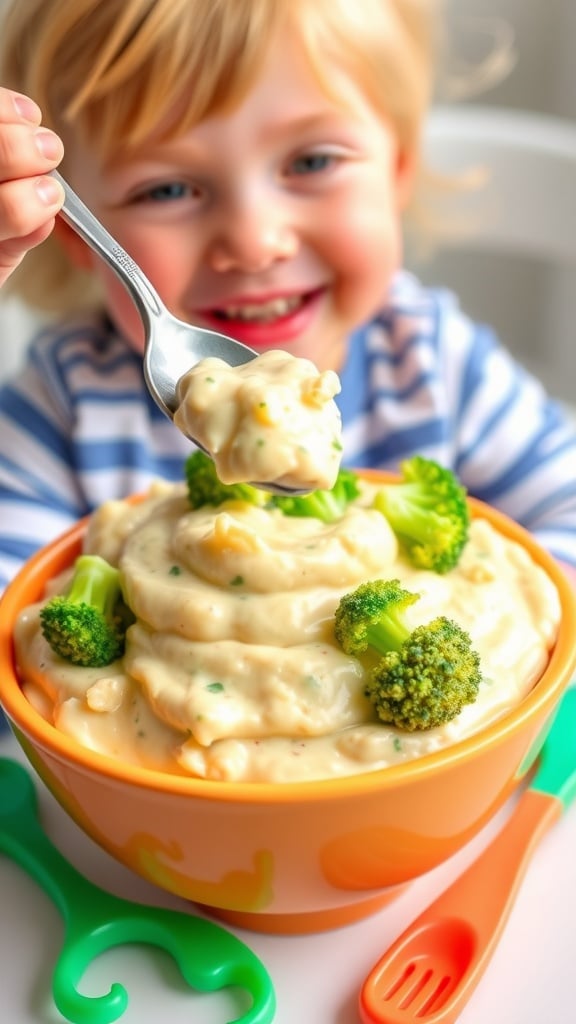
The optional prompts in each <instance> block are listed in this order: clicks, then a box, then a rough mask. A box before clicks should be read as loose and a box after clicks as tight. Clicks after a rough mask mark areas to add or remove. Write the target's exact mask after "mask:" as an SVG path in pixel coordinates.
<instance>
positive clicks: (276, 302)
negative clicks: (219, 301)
mask: <svg viewBox="0 0 576 1024" xmlns="http://www.w3.org/2000/svg"><path fill="white" fill-rule="evenodd" d="M325 292H326V288H325V287H320V288H314V289H313V290H310V291H302V292H298V293H295V292H292V293H291V294H289V295H274V296H269V297H266V298H262V299H261V300H258V299H256V298H253V297H250V298H246V300H242V299H240V298H238V299H235V300H234V301H232V302H230V303H226V304H223V305H221V306H214V307H211V308H210V309H203V310H201V311H200V313H201V316H202V319H203V320H204V322H205V323H207V324H209V326H210V327H211V328H213V329H215V330H219V331H222V330H223V331H224V332H225V333H226V334H231V335H232V336H233V337H234V338H236V339H237V340H238V341H240V342H242V343H243V344H245V345H250V346H253V347H255V348H267V347H272V346H274V347H277V346H281V345H284V344H287V343H288V342H290V341H291V340H294V339H296V338H297V337H298V336H300V335H301V334H302V333H303V332H304V331H306V330H307V329H308V328H309V327H310V326H311V324H312V322H313V320H314V319H315V317H316V315H317V310H318V306H319V303H320V300H321V298H322V296H323V295H324V294H325Z"/></svg>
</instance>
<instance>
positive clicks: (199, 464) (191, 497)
mask: <svg viewBox="0 0 576 1024" xmlns="http://www.w3.org/2000/svg"><path fill="white" fill-rule="evenodd" d="M184 472H185V477H186V484H187V487H188V501H189V502H190V504H191V506H192V508H201V507H202V506H203V505H214V506H217V505H223V504H224V502H225V501H246V502H248V504H250V505H261V506H262V505H267V504H268V503H269V501H270V495H269V494H268V493H267V492H266V491H263V490H261V489H260V488H259V487H254V486H253V485H252V484H223V483H222V481H221V480H220V478H219V476H218V474H217V472H216V466H215V465H214V462H213V460H212V459H211V458H210V457H209V456H208V455H206V454H205V453H204V452H203V451H200V449H198V450H197V451H194V452H192V454H191V455H189V456H188V458H187V459H186V462H185V465H184Z"/></svg>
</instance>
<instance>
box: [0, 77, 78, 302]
mask: <svg viewBox="0 0 576 1024" xmlns="http://www.w3.org/2000/svg"><path fill="white" fill-rule="evenodd" d="M41 119H42V114H41V111H40V108H39V107H38V106H37V105H36V104H35V103H33V101H32V100H30V99H28V97H26V96H20V95H19V94H18V93H14V92H11V91H9V90H8V89H2V88H0V285H2V284H3V283H4V281H6V279H7V278H8V277H9V276H10V274H11V273H12V271H13V270H14V268H15V267H17V266H18V264H19V263H20V261H21V259H22V257H23V256H24V254H25V253H26V252H27V250H28V249H31V248H32V247H33V246H35V245H38V244H39V243H40V242H43V241H44V239H45V238H46V237H47V236H48V235H49V234H50V232H51V230H52V228H53V226H54V217H55V215H56V213H57V212H58V210H59V209H60V207H61V205H62V202H63V199H64V196H63V192H62V188H61V186H60V185H59V184H58V182H56V181H54V180H53V179H52V178H51V177H48V176H46V172H47V171H50V170H52V168H54V167H56V165H57V164H59V163H60V160H61V159H62V155H63V153H64V147H63V145H62V142H61V140H60V139H59V138H58V136H57V135H55V134H54V133H53V132H51V131H48V129H46V128H43V127H42V126H41V123H40V122H41Z"/></svg>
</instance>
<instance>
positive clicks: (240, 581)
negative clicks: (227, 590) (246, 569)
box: [230, 576, 244, 587]
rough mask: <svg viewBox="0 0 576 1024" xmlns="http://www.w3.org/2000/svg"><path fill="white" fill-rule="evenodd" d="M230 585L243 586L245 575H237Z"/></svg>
mask: <svg viewBox="0 0 576 1024" xmlns="http://www.w3.org/2000/svg"><path fill="white" fill-rule="evenodd" d="M230 586H231V587H243V586H244V577H243V576H235V577H234V579H232V580H230Z"/></svg>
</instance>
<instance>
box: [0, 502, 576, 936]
mask: <svg viewBox="0 0 576 1024" xmlns="http://www.w3.org/2000/svg"><path fill="white" fill-rule="evenodd" d="M470 504H471V509H472V513H473V514H479V513H481V514H482V516H484V517H485V518H487V519H488V520H489V521H490V522H491V523H492V524H493V525H494V526H495V527H496V528H497V529H498V530H499V531H501V532H502V533H503V534H505V535H506V536H508V537H510V538H512V539H513V540H514V541H516V542H518V543H520V544H521V545H523V546H524V547H525V548H526V549H527V550H528V552H529V553H530V555H531V556H532V557H533V559H534V560H535V562H536V563H537V564H539V565H541V566H542V567H543V568H544V569H545V571H546V572H547V573H548V575H549V576H550V578H551V579H552V581H553V582H554V584H555V585H556V588H557V590H558V594H559V597H560V603H561V610H562V617H561V622H560V628H559V632H558V637H557V640H556V643H555V646H554V649H553V651H552V654H551V658H550V661H549V663H548V666H547V668H546V669H545V671H544V673H543V675H542V676H541V678H540V680H539V681H538V683H537V684H536V685H535V686H534V688H533V689H532V690H531V692H530V693H529V694H528V695H527V696H526V697H525V698H524V699H523V700H522V701H521V703H519V704H518V705H517V706H516V707H515V708H514V709H513V710H512V711H510V712H509V713H507V714H506V715H505V716H504V717H503V718H501V719H500V720H499V721H496V722H494V723H492V724H490V725H489V726H487V727H485V728H483V729H481V730H480V731H479V732H478V733H476V734H475V735H473V736H470V737H468V738H466V739H463V740H461V741H460V742H458V743H456V744H455V745H453V746H451V747H448V748H446V749H443V750H439V751H436V752H435V753H432V754H430V755H427V756H425V757H423V758H421V759H419V760H414V761H409V762H405V763H403V764H401V765H397V766H394V767H390V768H386V769H384V770H377V771H371V772H367V773H365V774H360V775H355V776H351V777H348V778H338V779H328V780H323V781H311V782H293V783H290V782H288V783H282V784H268V783H259V782H258V783H233V782H220V781H206V780H203V779H198V778H188V777H183V776H181V775H170V774H167V773H162V772H159V771H153V770H149V769H145V768H141V767H137V766H134V765H132V764H126V763H122V762H121V761H118V760H113V759H112V758H111V757H107V756H104V755H101V754H98V753H94V752H93V751H91V750H89V749H86V748H84V747H83V746H81V745H80V743H78V742H77V741H75V740H74V739H72V738H70V737H69V736H67V735H64V734H63V733H62V732H60V731H58V730H57V729H56V728H55V727H54V726H52V725H51V724H50V723H49V722H47V721H46V720H45V719H44V718H43V717H42V716H41V715H40V714H39V713H38V712H37V711H36V710H35V708H34V707H33V706H32V704H31V703H30V702H29V701H28V700H27V698H26V697H25V695H24V693H23V692H22V689H21V683H20V679H19V678H18V673H17V669H16V665H15V660H14V652H13V630H14V624H15V621H16V619H17V617H18V615H19V613H20V611H21V610H22V609H23V608H25V607H26V606H27V605H29V604H31V603H33V602H35V601H37V600H39V599H40V598H41V597H42V596H43V593H44V588H45V585H46V583H47V581H48V580H50V579H51V578H52V577H53V576H55V575H56V574H58V573H59V572H61V571H62V570H63V569H64V568H66V567H67V566H69V565H70V564H71V563H72V562H73V560H74V559H75V557H76V556H77V554H78V553H79V550H80V547H81V543H82V538H83V535H84V532H85V529H86V523H85V522H84V521H83V522H81V523H79V524H78V525H77V526H75V527H74V528H73V529H71V530H70V531H69V532H67V533H66V534H64V535H63V536H62V537H60V538H59V539H58V540H56V541H54V542H53V543H52V544H50V545H49V546H47V547H46V548H44V549H43V550H42V551H40V552H39V553H38V554H37V555H36V556H35V557H33V558H32V559H31V560H30V561H29V562H28V563H27V564H26V565H25V566H24V568H23V569H22V570H21V572H20V573H19V574H18V576H17V577H16V578H15V579H14V581H13V582H12V583H11V584H10V586H9V587H8V589H7V590H6V592H5V595H4V597H3V599H2V602H1V603H0V702H1V703H2V705H3V707H4V709H5V711H6V714H7V716H8V718H9V720H10V723H11V726H12V729H13V731H14V734H15V735H16V737H17V739H18V741H19V742H20V744H21V746H22V748H23V750H24V752H25V753H26V755H27V757H28V759H29V761H30V762H31V764H32V765H33V767H34V768H35V770H36V771H37V773H38V775H39V776H40V777H41V778H42V779H43V781H44V782H45V783H46V785H47V786H48V788H49V789H50V790H51V791H52V793H53V794H54V795H55V797H56V798H57V799H58V801H59V802H60V803H61V804H62V806H63V807H64V808H65V809H66V811H67V812H68V813H69V814H70V816H71V817H72V818H73V819H74V821H75V822H76V823H77V824H78V825H79V826H80V828H82V829H84V831H85V832H86V833H88V835H90V836H91V837H92V838H93V839H94V840H95V841H96V842H97V843H99V844H100V846H102V847H103V848H104V849H105V850H106V851H108V853H110V854H112V855H113V856H114V857H116V858H117V859H118V860H119V861H121V862H123V863H124V864H126V865H128V867H130V868H132V869H133V870H134V871H135V872H137V873H139V874H140V875H142V876H144V877H145V878H146V879H148V880H149V881H151V882H153V883H156V884H157V885H159V886H161V887H163V888H164V889H166V890H169V891H170V892H173V893H176V894H177V895H179V896H181V897H184V898H185V899H189V900H191V901H194V902H195V903H199V904H202V905H204V906H205V907H207V908H209V909H210V910H211V911H212V912H213V913H215V914H217V915H218V916H220V917H222V918H224V919H226V920H228V921H229V922H231V923H233V924H236V925H239V926H243V927H248V928H253V929H256V930H259V931H266V932H278V933H296V932H306V931H316V930H321V929H325V928H330V927H337V926H340V925H342V924H346V923H348V922H351V921H354V920H356V919H359V918H361V917H363V916H364V915H367V914H369V913H371V912H373V911H375V910H376V909H377V908H379V907H380V906H382V905H383V904H384V903H386V902H387V901H388V900H390V899H391V898H392V897H394V896H395V895H396V894H397V892H398V887H400V886H402V885H403V884H405V883H406V882H408V881H409V880H410V879H412V878H414V877H416V876H418V875H421V874H423V873H424V872H426V871H429V870H431V869H432V868H434V867H435V866H436V865H438V864H439V863H440V862H442V861H444V860H445V859H446V858H448V857H450V856H451V855H452V854H453V853H455V852H456V851H457V850H459V849H460V848H461V847H462V846H463V845H464V844H465V843H466V842H467V841H468V840H469V839H471V838H472V837H473V836H474V835H475V834H476V833H477V832H478V831H479V830H480V829H481V828H482V826H483V825H484V824H485V823H486V822H487V821H488V819H489V818H490V817H491V816H492V815H493V814H494V813H495V812H496V811H497V810H498V809H499V808H500V807H501V806H502V804H503V803H504V801H505V800H506V799H507V798H508V797H509V796H510V794H511V793H512V791H513V790H514V788H515V787H516V786H517V785H518V784H519V782H520V780H521V779H522V778H523V776H524V775H525V774H526V772H527V771H528V769H529V767H530V766H531V764H532V763H533V761H534V758H535V756H536V755H537V752H538V750H539V748H540V745H541V743H542V741H543V738H544V736H545V733H546V728H547V725H548V723H549V719H550V716H551V713H552V712H553V710H554V708H555V706H556V704H557V702H558V700H559V698H560V696H561V695H562V692H563V691H564V689H565V687H566V686H567V684H568V683H569V681H570V678H571V675H572V673H573V671H574V669H575V667H576V645H575V639H574V638H575V637H576V597H575V595H574V593H573V591H572V588H571V586H570V584H569V583H568V581H567V580H566V578H565V576H564V574H563V573H562V571H561V569H560V568H559V567H558V565H557V564H556V563H555V562H554V560H553V559H552V558H551V557H550V556H549V555H548V554H547V553H546V552H545V551H543V550H542V549H541V548H540V547H539V546H538V545H537V544H536V543H535V542H534V540H533V539H532V538H531V537H530V536H529V535H528V534H527V533H526V532H525V531H524V530H522V529H521V528H520V527H519V526H517V525H516V524H515V523H513V522H511V521H510V520H509V519H507V518H506V517H505V516H503V515H501V514H500V513H497V512H495V511H494V510H492V509H490V508H487V507H486V506H484V505H482V504H480V503H478V502H475V501H473V500H472V501H471V502H470Z"/></svg>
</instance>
